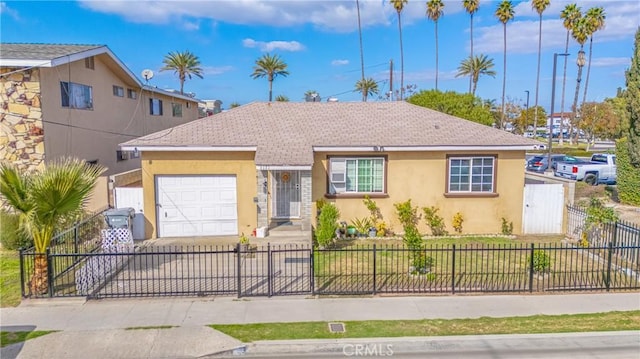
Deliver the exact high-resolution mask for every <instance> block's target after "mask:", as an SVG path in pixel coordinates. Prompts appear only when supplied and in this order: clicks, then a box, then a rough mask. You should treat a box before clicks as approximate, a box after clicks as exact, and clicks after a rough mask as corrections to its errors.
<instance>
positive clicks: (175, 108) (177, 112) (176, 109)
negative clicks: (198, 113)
mask: <svg viewBox="0 0 640 359" xmlns="http://www.w3.org/2000/svg"><path fill="white" fill-rule="evenodd" d="M171 114H172V115H173V117H182V104H181V103H172V104H171Z"/></svg>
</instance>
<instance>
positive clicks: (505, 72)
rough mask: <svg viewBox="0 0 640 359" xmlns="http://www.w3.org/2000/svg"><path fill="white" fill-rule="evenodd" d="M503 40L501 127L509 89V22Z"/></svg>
mask: <svg viewBox="0 0 640 359" xmlns="http://www.w3.org/2000/svg"><path fill="white" fill-rule="evenodd" d="M503 40H504V58H503V60H502V65H503V67H502V68H503V70H502V71H503V73H502V111H501V112H502V113H501V114H500V127H499V128H503V127H504V109H505V106H504V95H505V91H506V89H507V24H506V23H505V24H504V26H503Z"/></svg>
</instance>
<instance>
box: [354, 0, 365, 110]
mask: <svg viewBox="0 0 640 359" xmlns="http://www.w3.org/2000/svg"><path fill="white" fill-rule="evenodd" d="M356 11H357V12H358V35H359V38H360V71H361V72H360V75H361V76H360V80H361V81H364V48H363V46H362V24H361V22H360V0H356ZM366 97H367V96H366V94H365V93H364V92H363V93H362V101H365V102H366V101H367V98H366Z"/></svg>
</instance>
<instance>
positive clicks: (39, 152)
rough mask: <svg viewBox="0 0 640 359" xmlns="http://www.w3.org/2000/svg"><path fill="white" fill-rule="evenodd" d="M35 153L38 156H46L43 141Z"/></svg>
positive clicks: (37, 146)
mask: <svg viewBox="0 0 640 359" xmlns="http://www.w3.org/2000/svg"><path fill="white" fill-rule="evenodd" d="M35 151H36V153H37V154H44V142H42V140H41V141H40V142H39V143H38V144H37V145H36V148H35Z"/></svg>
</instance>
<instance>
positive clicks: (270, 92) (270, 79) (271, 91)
mask: <svg viewBox="0 0 640 359" xmlns="http://www.w3.org/2000/svg"><path fill="white" fill-rule="evenodd" d="M272 95H273V77H272V76H269V102H271V96H272Z"/></svg>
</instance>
